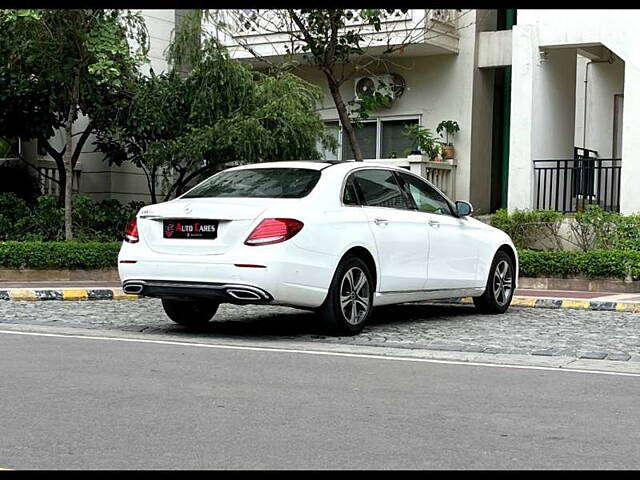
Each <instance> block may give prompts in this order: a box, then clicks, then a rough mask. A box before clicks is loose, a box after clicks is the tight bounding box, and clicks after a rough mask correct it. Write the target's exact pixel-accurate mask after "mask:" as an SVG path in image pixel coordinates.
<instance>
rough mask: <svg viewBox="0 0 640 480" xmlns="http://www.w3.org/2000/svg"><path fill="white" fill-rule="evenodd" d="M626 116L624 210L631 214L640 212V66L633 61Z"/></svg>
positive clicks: (629, 70) (626, 86)
mask: <svg viewBox="0 0 640 480" xmlns="http://www.w3.org/2000/svg"><path fill="white" fill-rule="evenodd" d="M622 115H623V117H622V118H623V119H622V162H621V165H622V170H621V176H620V213H624V214H627V215H628V214H632V213H640V158H638V152H640V135H638V134H637V130H638V125H640V69H638V68H637V67H636V66H635V65H634V64H633V63H631V62H627V64H626V68H625V73H624V109H623V111H622Z"/></svg>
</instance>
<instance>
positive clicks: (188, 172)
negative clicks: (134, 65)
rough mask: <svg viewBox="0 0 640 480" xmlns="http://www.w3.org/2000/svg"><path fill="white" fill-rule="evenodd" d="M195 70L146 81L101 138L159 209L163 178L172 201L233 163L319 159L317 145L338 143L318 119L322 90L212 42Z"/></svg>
mask: <svg viewBox="0 0 640 480" xmlns="http://www.w3.org/2000/svg"><path fill="white" fill-rule="evenodd" d="M190 65H192V71H191V72H190V73H189V74H188V75H186V76H185V75H183V74H181V73H178V72H176V71H170V72H167V73H163V74H161V75H155V74H152V75H151V76H150V77H146V78H139V79H138V81H137V86H136V87H135V88H134V89H133V91H132V96H131V99H130V100H129V101H128V107H127V108H126V109H124V110H122V111H121V112H119V114H118V115H116V116H114V117H113V118H112V119H111V121H110V122H109V123H107V124H105V125H104V128H101V129H99V130H98V131H97V135H96V137H97V140H96V146H97V148H98V150H100V151H102V152H104V153H105V154H106V155H107V158H108V159H109V161H110V162H112V163H116V164H122V162H125V161H131V162H133V163H134V164H135V165H136V166H138V167H139V168H141V169H142V170H143V171H144V173H145V175H146V177H147V184H148V187H149V193H150V195H151V200H152V202H153V203H156V202H157V201H158V198H159V195H158V192H157V188H156V186H157V183H158V180H159V179H160V178H164V179H165V180H166V181H167V186H166V189H165V192H164V201H166V200H168V199H169V198H171V197H172V196H174V195H180V194H182V193H183V192H184V191H185V190H186V189H187V187H188V186H189V185H190V184H192V183H194V182H195V181H197V180H199V179H201V178H203V177H204V176H208V175H210V174H211V173H213V172H215V171H216V169H218V168H219V167H220V166H221V165H223V164H226V163H227V162H239V163H254V162H264V161H273V160H296V159H301V158H309V159H318V158H320V154H319V153H318V151H317V148H316V143H317V142H318V141H321V142H323V143H325V144H330V143H331V142H332V139H330V138H329V137H328V136H327V135H326V133H325V130H324V124H323V123H322V120H321V119H320V116H319V115H318V113H317V112H316V111H315V107H316V104H317V102H318V101H319V100H321V98H322V93H321V91H320V89H319V88H318V87H315V86H313V85H310V84H309V83H307V82H305V81H304V80H302V79H300V78H298V77H296V76H295V75H293V74H290V73H281V74H280V75H278V76H271V75H266V74H264V73H261V72H258V71H254V70H253V69H252V68H251V67H250V66H249V65H246V64H243V63H241V62H239V61H237V60H233V59H231V58H229V55H228V53H227V52H226V51H225V49H224V48H222V47H220V45H218V44H217V42H216V41H215V40H213V39H209V40H207V41H206V42H204V44H203V48H202V49H201V50H199V55H198V57H197V58H195V59H193V61H192V62H191V63H190ZM159 99H162V101H159Z"/></svg>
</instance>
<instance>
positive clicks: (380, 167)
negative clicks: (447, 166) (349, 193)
mask: <svg viewBox="0 0 640 480" xmlns="http://www.w3.org/2000/svg"><path fill="white" fill-rule="evenodd" d="M371 169H375V170H389V171H391V172H396V174H397V173H399V172H400V173H406V174H408V175H413V176H414V177H416V178H417V179H418V180H422V181H423V182H425V183H426V184H427V185H429V186H430V187H431V188H433V189H434V190H435V191H436V192H438V193H439V194H440V195H442V197H443V198H444V199H445V200H446V201H447V203H448V204H449V208H451V210H452V212H455V208H454V207H455V204H454V203H453V202H452V201H451V199H450V198H449V197H447V196H446V195H445V194H444V193H443V192H442V191H441V190H440V189H439V188H438V187H436V186H435V185H433V184H432V183H431V182H429V180H427V179H426V178H423V177H421V176H420V175H417V174H415V173H413V172H412V171H410V170H405V169H404V168H399V167H390V166H386V165H362V166H359V167H357V168H354V169H353V170H349V171H348V172H347V173H346V175H345V176H344V178H343V179H342V187H341V188H340V194H339V195H340V196H339V202H340V206H341V207H360V208H365V207H367V208H388V209H390V210H400V209H399V208H392V207H373V206H371V205H345V204H344V203H343V201H342V199H343V198H344V189H345V187H346V185H347V179H348V178H349V177H350V176H351V175H353V174H354V173H355V172H357V171H359V170H371ZM408 211H413V212H420V211H419V210H418V209H416V208H411V209H409V210H408ZM420 213H427V212H420ZM436 215H437V214H436ZM444 215H447V216H449V217H453V218H460V217H458V216H457V215H455V214H451V215H449V214H446V213H445V214H444Z"/></svg>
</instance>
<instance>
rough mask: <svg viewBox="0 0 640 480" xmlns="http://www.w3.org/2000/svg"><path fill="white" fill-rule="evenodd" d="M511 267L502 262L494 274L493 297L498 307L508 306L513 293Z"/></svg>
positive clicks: (507, 263)
mask: <svg viewBox="0 0 640 480" xmlns="http://www.w3.org/2000/svg"><path fill="white" fill-rule="evenodd" d="M511 270H512V269H511V265H509V262H507V261H506V260H501V261H500V262H499V263H498V265H496V270H495V273H494V274H493V297H494V298H495V301H496V303H498V305H500V306H503V305H506V304H507V302H508V301H509V299H510V298H511V294H512V292H513V273H512V271H511Z"/></svg>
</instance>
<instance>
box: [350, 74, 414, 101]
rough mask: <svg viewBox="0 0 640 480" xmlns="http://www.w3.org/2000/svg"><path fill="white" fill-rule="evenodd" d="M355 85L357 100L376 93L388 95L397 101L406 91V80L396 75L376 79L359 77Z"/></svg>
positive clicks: (376, 77) (384, 75)
mask: <svg viewBox="0 0 640 480" xmlns="http://www.w3.org/2000/svg"><path fill="white" fill-rule="evenodd" d="M353 85H354V96H355V98H356V100H359V99H362V98H364V97H366V96H369V95H373V93H374V92H379V93H381V94H383V95H387V96H389V97H391V98H392V99H394V100H395V99H396V98H398V97H400V96H401V95H402V94H403V93H404V89H405V82H404V78H402V76H400V75H398V74H396V73H388V74H383V75H377V76H375V77H357V78H355V80H354V83H353Z"/></svg>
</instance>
